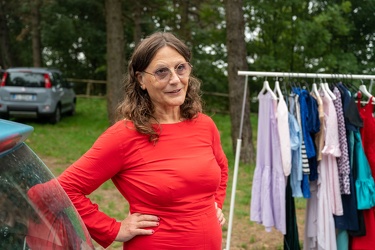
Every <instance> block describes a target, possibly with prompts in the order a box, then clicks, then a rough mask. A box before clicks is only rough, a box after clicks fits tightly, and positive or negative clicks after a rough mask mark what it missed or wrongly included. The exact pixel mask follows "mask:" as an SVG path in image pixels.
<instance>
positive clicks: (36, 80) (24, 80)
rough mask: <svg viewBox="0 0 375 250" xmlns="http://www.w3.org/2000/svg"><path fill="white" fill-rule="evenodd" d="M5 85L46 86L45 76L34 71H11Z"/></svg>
mask: <svg viewBox="0 0 375 250" xmlns="http://www.w3.org/2000/svg"><path fill="white" fill-rule="evenodd" d="M5 85H6V86H18V87H38V88H41V87H44V76H43V74H40V73H33V72H9V73H8V76H7V79H6V82H5Z"/></svg>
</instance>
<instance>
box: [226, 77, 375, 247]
mask: <svg viewBox="0 0 375 250" xmlns="http://www.w3.org/2000/svg"><path fill="white" fill-rule="evenodd" d="M238 75H240V76H245V86H244V92H243V93H244V94H243V101H242V111H241V123H240V131H239V136H238V139H237V145H236V154H235V161H234V171H233V183H232V193H231V199H230V209H229V221H228V232H227V240H226V248H225V250H230V240H231V235H232V227H233V213H234V205H235V195H236V188H237V176H238V166H239V162H240V152H241V144H242V139H241V138H242V128H243V119H244V113H245V106H246V95H247V89H248V87H247V86H248V77H249V76H254V77H284V78H317V79H348V80H353V79H360V80H374V79H375V75H352V74H320V73H317V74H315V73H294V72H262V71H238ZM370 91H371V87H370Z"/></svg>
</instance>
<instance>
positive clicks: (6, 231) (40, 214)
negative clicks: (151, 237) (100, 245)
mask: <svg viewBox="0 0 375 250" xmlns="http://www.w3.org/2000/svg"><path fill="white" fill-rule="evenodd" d="M0 161H1V164H0V207H1V210H0V249H61V250H62V249H73V250H74V249H94V247H93V245H92V242H91V238H90V236H89V234H88V232H87V229H86V227H84V224H83V222H82V220H81V218H80V217H79V216H78V213H77V211H76V210H75V208H74V206H73V205H72V203H71V201H70V200H69V198H68V196H67V195H66V194H65V192H64V190H63V189H62V188H61V186H60V185H59V183H58V181H57V179H56V178H54V176H53V174H52V173H51V172H50V171H49V169H48V168H47V167H46V166H45V165H44V164H43V162H42V161H41V160H40V159H39V158H38V157H37V156H36V155H35V154H34V153H33V151H32V150H31V149H30V148H29V147H28V146H27V145H26V144H24V143H22V144H21V145H19V146H17V149H16V150H13V151H11V152H9V153H7V154H6V155H4V156H0Z"/></svg>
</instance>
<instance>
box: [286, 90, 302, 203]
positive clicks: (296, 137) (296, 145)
mask: <svg viewBox="0 0 375 250" xmlns="http://www.w3.org/2000/svg"><path fill="white" fill-rule="evenodd" d="M296 98H298V96H297V95H291V96H289V115H288V116H289V129H290V133H289V135H290V143H291V150H292V170H291V176H290V178H291V179H290V185H291V188H292V195H293V197H303V193H302V185H301V183H302V149H301V145H302V134H301V128H300V126H299V124H298V120H297V117H298V116H297V105H298V102H297V101H296Z"/></svg>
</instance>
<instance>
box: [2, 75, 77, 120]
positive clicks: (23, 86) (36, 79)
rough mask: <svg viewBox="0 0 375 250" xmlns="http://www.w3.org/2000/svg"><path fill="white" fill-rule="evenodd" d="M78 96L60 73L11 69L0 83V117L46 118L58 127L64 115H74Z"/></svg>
mask: <svg viewBox="0 0 375 250" xmlns="http://www.w3.org/2000/svg"><path fill="white" fill-rule="evenodd" d="M76 102H77V98H76V94H75V92H74V89H73V84H72V83H69V82H68V81H67V80H66V79H65V78H64V76H63V74H62V72H61V71H60V70H56V69H49V68H10V69H7V70H5V72H4V74H3V77H2V80H1V83H0V118H5V119H9V117H32V118H47V119H48V120H49V121H50V122H51V123H53V124H55V123H57V122H59V121H60V119H61V115H62V114H64V113H66V114H68V115H74V113H75V109H76Z"/></svg>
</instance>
